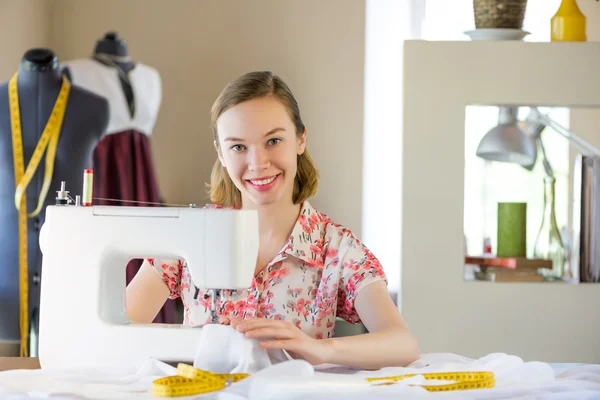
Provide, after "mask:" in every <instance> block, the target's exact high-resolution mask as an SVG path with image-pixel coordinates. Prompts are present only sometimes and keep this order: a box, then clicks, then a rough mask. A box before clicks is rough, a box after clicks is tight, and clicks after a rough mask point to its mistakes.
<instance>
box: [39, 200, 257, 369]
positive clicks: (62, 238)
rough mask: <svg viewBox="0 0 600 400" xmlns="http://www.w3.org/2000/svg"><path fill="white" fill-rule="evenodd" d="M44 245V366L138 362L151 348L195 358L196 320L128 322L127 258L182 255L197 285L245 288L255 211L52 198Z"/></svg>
mask: <svg viewBox="0 0 600 400" xmlns="http://www.w3.org/2000/svg"><path fill="white" fill-rule="evenodd" d="M40 247H41V250H42V254H43V260H42V279H41V299H40V333H39V358H40V365H41V367H42V368H59V369H63V368H72V367H80V366H110V365H115V363H119V364H121V365H123V364H127V365H137V364H139V363H140V362H143V361H145V360H147V359H148V358H149V357H152V358H156V359H159V360H163V361H187V362H191V361H193V359H194V350H195V348H196V341H197V338H198V336H199V334H200V330H201V328H193V327H189V326H183V325H173V324H136V323H133V322H132V321H130V320H129V319H128V317H127V314H126V309H125V281H126V278H125V267H126V265H127V263H128V262H129V261H130V260H131V259H134V258H148V257H150V258H176V259H184V260H186V262H187V264H188V268H189V271H190V274H191V278H192V281H193V283H194V285H195V286H197V287H199V288H205V289H243V288H248V287H250V285H251V282H252V277H253V274H254V268H255V264H256V258H257V254H258V216H257V214H256V212H255V211H245V210H224V209H218V210H216V209H196V208H163V207H124V206H123V207H122V206H91V207H80V206H71V205H69V206H62V205H59V206H49V207H48V208H47V211H46V222H45V224H44V225H43V226H42V230H41V233H40ZM192 290H193V289H192Z"/></svg>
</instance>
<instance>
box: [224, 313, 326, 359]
mask: <svg viewBox="0 0 600 400" xmlns="http://www.w3.org/2000/svg"><path fill="white" fill-rule="evenodd" d="M223 323H227V322H225V321H223ZM228 323H229V324H230V325H231V327H232V328H233V329H235V330H237V331H238V332H241V333H243V334H245V336H246V337H247V338H251V339H259V340H261V339H262V341H261V343H260V345H261V346H262V347H263V348H265V349H285V350H287V351H288V353H290V355H291V356H292V357H293V358H301V359H304V360H306V361H307V362H309V363H310V364H312V365H318V364H323V363H326V362H329V361H328V360H330V359H331V358H332V354H333V351H334V349H333V345H332V341H331V340H329V339H314V338H312V337H310V336H308V335H307V334H306V333H304V332H302V331H301V330H300V329H299V328H297V327H296V326H295V325H294V324H292V323H291V322H287V321H280V320H272V319H267V318H253V319H247V320H243V319H240V318H236V317H231V318H229V321H228Z"/></svg>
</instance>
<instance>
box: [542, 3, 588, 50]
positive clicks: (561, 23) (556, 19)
mask: <svg viewBox="0 0 600 400" xmlns="http://www.w3.org/2000/svg"><path fill="white" fill-rule="evenodd" d="M585 22H586V21H585V15H583V13H582V12H581V10H580V9H579V7H578V6H577V1H576V0H562V3H561V4H560V7H559V8H558V11H557V12H556V14H554V16H553V17H552V20H551V38H552V41H553V42H585V41H587V36H586V23H585Z"/></svg>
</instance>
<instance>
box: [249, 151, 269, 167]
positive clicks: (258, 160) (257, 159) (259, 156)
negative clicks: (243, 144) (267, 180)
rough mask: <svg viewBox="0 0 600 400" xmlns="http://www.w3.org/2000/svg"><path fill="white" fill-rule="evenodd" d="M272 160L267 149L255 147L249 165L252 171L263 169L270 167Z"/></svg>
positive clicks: (251, 152)
mask: <svg viewBox="0 0 600 400" xmlns="http://www.w3.org/2000/svg"><path fill="white" fill-rule="evenodd" d="M269 166H270V161H269V155H268V154H267V151H266V150H263V149H254V150H252V151H250V160H248V167H249V168H250V170H251V171H261V170H265V169H267V168H269Z"/></svg>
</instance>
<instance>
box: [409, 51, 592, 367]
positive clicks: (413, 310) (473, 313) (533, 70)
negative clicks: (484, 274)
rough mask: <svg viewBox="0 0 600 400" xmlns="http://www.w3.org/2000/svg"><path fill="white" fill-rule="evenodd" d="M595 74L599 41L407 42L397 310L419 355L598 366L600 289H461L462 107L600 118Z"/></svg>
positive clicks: (487, 285) (467, 285) (488, 285)
mask: <svg viewBox="0 0 600 400" xmlns="http://www.w3.org/2000/svg"><path fill="white" fill-rule="evenodd" d="M598 66H600V43H597V42H588V43H530V42H517V41H514V42H511V41H493V42H492V41H489V42H483V41H481V42H480V41H476V42H448V41H445V42H430V41H408V42H406V43H405V46H404V71H403V75H404V108H403V110H402V112H403V148H402V278H401V301H400V307H401V311H402V313H403V315H404V316H405V318H406V319H407V322H408V323H409V325H410V326H411V328H412V329H413V330H414V331H415V333H416V335H417V337H418V338H419V340H420V343H421V351H422V352H452V353H457V354H461V355H465V356H468V357H480V356H483V355H485V354H489V353H492V352H505V353H510V354H516V355H518V356H520V357H522V358H524V359H530V360H534V359H535V360H542V361H548V362H600V340H598V332H600V308H598V307H597V304H600V285H598V284H578V285H577V284H552V283H535V282H532V283H530V282H515V283H508V282H502V283H493V282H475V283H474V282H466V281H464V279H463V276H464V254H463V245H464V243H463V213H464V210H463V208H464V158H465V157H464V147H465V146H464V145H465V143H464V136H465V134H464V125H465V107H466V106H467V105H522V106H529V105H537V106H557V107H569V108H571V109H574V108H594V107H600V74H598ZM583 125H585V124H583ZM590 125H591V124H590ZM599 132H600V128H599ZM578 133H582V132H578ZM597 135H598V136H600V133H598V134H597ZM583 136H585V134H584V135H583ZM598 136H595V137H591V138H590V137H589V136H588V137H586V139H588V140H590V141H591V142H592V143H594V142H595V144H596V145H599V144H600V137H598Z"/></svg>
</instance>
